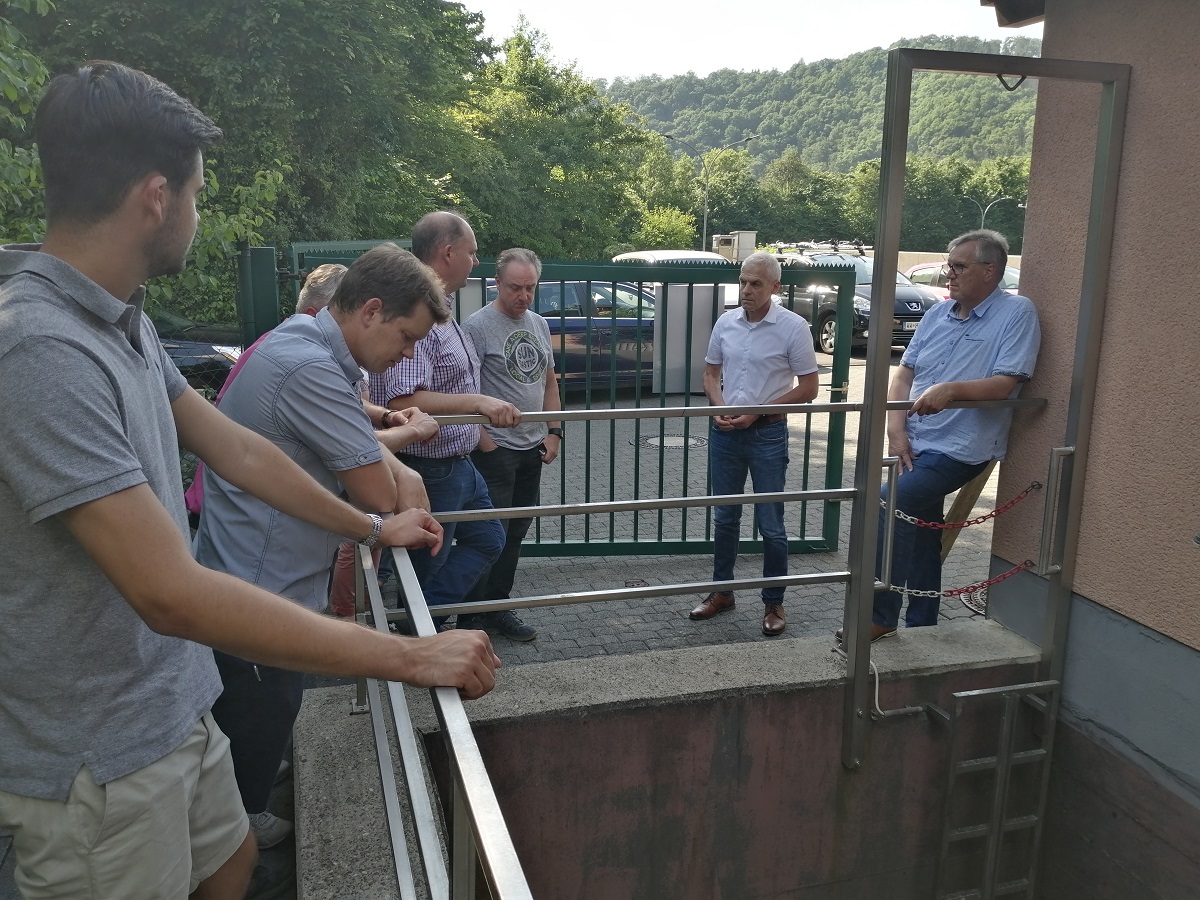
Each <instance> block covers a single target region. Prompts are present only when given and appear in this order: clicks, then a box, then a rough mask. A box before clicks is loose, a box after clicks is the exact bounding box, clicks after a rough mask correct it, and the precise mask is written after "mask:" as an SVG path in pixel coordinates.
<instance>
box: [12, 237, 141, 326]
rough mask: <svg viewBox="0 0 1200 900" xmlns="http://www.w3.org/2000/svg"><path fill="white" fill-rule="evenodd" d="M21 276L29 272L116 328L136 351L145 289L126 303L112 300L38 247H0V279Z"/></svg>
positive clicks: (76, 272) (81, 274)
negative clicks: (22, 273)
mask: <svg viewBox="0 0 1200 900" xmlns="http://www.w3.org/2000/svg"><path fill="white" fill-rule="evenodd" d="M21 272H29V273H30V274H32V275H35V276H38V277H40V278H44V279H45V280H46V281H49V282H50V283H51V284H53V285H54V286H55V287H57V288H58V289H59V290H60V291H62V292H63V294H65V295H66V296H68V297H70V298H71V299H72V300H74V301H75V302H76V303H78V304H79V305H80V306H82V307H83V308H84V309H86V310H87V311H88V312H90V313H92V315H94V316H96V317H97V318H99V319H102V320H103V321H105V322H108V323H109V324H110V325H114V326H116V327H117V328H120V329H121V331H123V332H124V333H125V334H126V336H127V337H128V338H129V341H130V343H131V344H133V346H135V347H138V348H140V346H141V324H142V307H143V305H144V303H145V300H146V289H145V287H139V288H138V289H137V290H136V291H134V292H133V296H132V297H130V298H129V300H128V302H126V301H124V300H120V299H118V298H117V297H114V296H113V295H112V294H110V293H109V292H108V291H106V290H105V289H104V288H102V287H100V285H98V284H96V282H94V281H92V279H90V278H88V277H87V276H86V275H84V274H83V273H82V272H80V271H79V270H78V269H76V268H75V267H74V266H72V265H71V264H70V263H66V262H63V261H62V260H61V259H59V258H58V257H57V256H51V255H50V254H49V253H42V252H41V244H9V245H7V246H4V247H0V279H6V278H10V277H12V276H13V275H17V274H20V273H21Z"/></svg>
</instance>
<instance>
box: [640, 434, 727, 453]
mask: <svg viewBox="0 0 1200 900" xmlns="http://www.w3.org/2000/svg"><path fill="white" fill-rule="evenodd" d="M629 443H630V444H632V443H634V442H633V441H630V442H629ZM637 443H639V444H641V445H642V446H643V447H653V448H654V449H655V450H658V449H660V448H661V449H663V450H694V449H695V448H697V447H707V446H708V438H702V437H684V436H683V435H682V434H664V435H663V436H662V437H659V436H658V435H657V434H656V435H654V436H652V437H644V438H642V439H641V440H640V441H638V442H637Z"/></svg>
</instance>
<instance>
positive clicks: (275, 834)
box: [250, 810, 293, 850]
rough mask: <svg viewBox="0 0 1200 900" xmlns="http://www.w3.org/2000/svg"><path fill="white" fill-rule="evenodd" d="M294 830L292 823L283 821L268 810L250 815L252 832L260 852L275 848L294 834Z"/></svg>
mask: <svg viewBox="0 0 1200 900" xmlns="http://www.w3.org/2000/svg"><path fill="white" fill-rule="evenodd" d="M292 828H293V826H292V823H291V822H289V821H288V820H287V819H281V818H279V817H278V816H276V815H272V814H271V813H269V812H267V811H266V810H263V811H262V812H260V813H251V815H250V830H251V831H253V832H254V840H255V842H256V843H257V844H258V849H259V850H266V849H267V848H268V847H274V846H275V845H276V844H278V843H279V842H280V841H282V840H283V839H284V838H285V837H287V836H288V835H289V834H291V833H292Z"/></svg>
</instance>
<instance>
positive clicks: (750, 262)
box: [742, 250, 783, 281]
mask: <svg viewBox="0 0 1200 900" xmlns="http://www.w3.org/2000/svg"><path fill="white" fill-rule="evenodd" d="M757 267H762V268H764V269H766V274H767V275H769V276H770V277H771V280H772V281H778V280H779V278H780V275H782V274H783V267H782V266H781V265H780V264H779V259H778V258H777V257H776V256H775V254H774V253H767V252H766V251H764V250H759V251H758V252H757V253H751V254H750V255H749V256H747V257H746V261H745V262H743V263H742V271H743V272H745V271H746V270H747V269H750V268H757Z"/></svg>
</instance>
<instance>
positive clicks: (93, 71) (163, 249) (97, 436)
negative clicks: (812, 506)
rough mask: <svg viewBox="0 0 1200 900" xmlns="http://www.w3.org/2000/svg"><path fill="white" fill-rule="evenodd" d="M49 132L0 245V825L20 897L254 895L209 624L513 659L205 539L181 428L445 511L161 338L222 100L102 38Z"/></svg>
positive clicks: (458, 669)
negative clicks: (383, 616)
mask: <svg viewBox="0 0 1200 900" xmlns="http://www.w3.org/2000/svg"><path fill="white" fill-rule="evenodd" d="M35 136H36V138H37V143H38V150H39V154H40V157H41V162H42V172H43V177H44V183H45V186H46V219H47V225H48V227H47V234H46V240H45V242H44V243H43V244H42V245H41V246H40V247H37V246H25V247H15V248H12V247H6V248H2V249H0V283H2V284H0V415H2V416H3V421H4V423H5V427H4V428H3V429H0V572H3V573H4V578H3V579H2V580H0V684H3V686H4V688H3V690H0V828H7V829H9V830H10V831H11V832H12V834H13V847H14V850H15V857H16V881H17V887H18V889H19V890H20V891H21V893H22V895H23V896H24V897H25V898H26V900H40V898H49V897H54V898H75V897H121V898H150V897H168V896H169V897H182V896H185V895H187V894H189V893H194V892H197V891H202V892H203V894H204V896H210V897H216V896H220V897H240V896H241V894H242V892H243V891H244V890H245V886H246V883H247V881H248V880H249V876H250V873H251V871H252V869H253V866H254V861H255V858H256V850H255V846H254V841H253V839H252V838H251V837H250V836H249V827H248V822H247V819H246V814H245V811H244V809H243V808H242V804H241V800H240V798H239V797H238V794H237V787H236V782H235V780H234V777H233V766H232V762H231V760H230V756H229V744H228V741H227V740H226V739H225V737H224V735H223V734H222V733H221V731H220V729H219V728H218V727H217V726H216V724H215V723H214V722H213V720H212V717H211V715H210V714H209V712H208V711H209V708H210V706H211V705H212V702H213V701H214V700H215V699H216V697H217V695H218V693H219V691H220V680H219V677H218V675H217V671H216V667H215V666H214V664H213V662H212V654H211V652H210V651H209V650H208V649H207V648H206V647H203V646H201V644H208V645H210V646H213V647H218V648H220V649H221V650H222V651H223V652H226V653H231V654H235V655H237V656H241V657H244V658H249V659H254V660H257V661H258V662H259V663H262V664H269V665H274V666H281V667H288V668H294V669H299V670H307V671H311V672H322V673H328V674H341V675H368V676H371V677H377V678H385V679H389V680H399V681H408V682H410V683H414V684H422V685H454V686H457V687H458V688H459V689H460V690H461V691H463V692H464V693H465V694H466V695H468V696H479V695H481V694H483V693H486V692H487V691H488V690H490V689H491V687H492V685H493V684H494V669H495V666H496V665H497V662H498V661H497V660H496V659H495V657H494V655H493V654H492V652H491V648H490V645H489V644H488V642H487V637H486V635H483V634H481V633H479V632H451V633H448V634H444V635H438V636H436V637H433V638H426V639H421V640H410V639H403V638H396V637H390V636H388V635H383V634H378V633H376V632H373V631H370V630H368V629H365V628H360V627H358V626H357V625H354V624H351V623H346V622H338V621H335V620H333V619H330V618H328V617H325V616H321V615H318V614H316V613H313V612H311V611H309V610H305V609H303V608H302V607H300V606H298V605H297V604H295V603H291V602H288V601H287V600H284V599H281V598H279V597H276V596H274V595H272V594H270V593H269V592H267V591H264V590H262V589H261V588H258V587H255V586H253V585H250V584H247V583H246V582H244V581H241V580H240V579H237V578H233V577H231V576H229V575H226V574H223V573H219V572H213V571H211V570H209V569H205V568H204V567H202V566H200V565H199V564H198V563H196V561H195V560H194V559H193V558H192V556H191V553H190V552H189V548H188V544H187V516H186V513H185V509H184V504H183V488H182V478H181V476H180V472H179V462H178V447H179V446H180V445H182V446H184V447H186V448H187V449H189V450H191V451H192V452H194V453H196V454H197V455H198V456H199V457H200V458H201V459H203V460H204V461H205V463H206V464H207V465H208V466H209V468H210V469H211V470H212V471H213V472H215V473H216V474H218V475H219V476H220V477H222V478H225V479H228V480H229V482H230V483H231V484H236V485H238V487H239V488H241V489H245V490H253V491H254V492H255V493H257V494H258V495H259V496H260V497H262V498H263V499H264V500H266V501H267V502H268V503H270V504H271V505H273V506H276V507H277V508H278V509H280V510H282V511H284V512H286V513H289V514H291V515H296V516H301V517H304V518H306V519H308V520H309V521H311V522H313V523H314V524H317V525H319V526H320V527H322V528H325V529H327V530H329V531H332V532H335V533H338V534H342V535H345V536H347V537H350V538H355V539H362V540H364V541H368V542H370V543H376V542H381V543H387V544H392V545H396V544H406V545H407V544H420V543H425V544H436V543H437V541H438V539H439V534H438V531H437V525H436V523H435V522H433V521H432V519H431V518H428V517H427V516H426V514H424V513H421V512H418V513H412V514H406V515H405V516H396V517H394V518H392V519H390V520H388V521H387V522H384V521H383V520H382V519H381V518H380V517H379V516H377V515H371V514H369V513H366V512H363V511H361V510H358V509H355V508H354V507H353V506H351V505H349V504H347V503H344V502H342V501H340V500H338V499H337V498H336V497H334V496H333V494H331V493H330V492H329V491H328V490H326V489H325V488H324V487H322V486H321V485H319V484H317V483H316V482H315V481H314V480H313V479H312V478H310V477H309V476H308V475H306V474H305V473H304V472H303V470H302V469H300V467H298V466H297V465H296V464H295V463H293V462H292V461H291V460H289V459H288V458H287V456H286V455H285V454H283V453H282V452H280V451H279V450H278V448H276V447H275V446H274V445H272V444H271V443H270V442H269V441H266V440H263V439H262V438H261V437H259V436H257V435H255V434H254V433H253V432H250V431H249V430H247V429H244V428H240V427H238V426H236V425H234V424H233V423H232V422H230V421H229V419H227V418H226V417H225V416H223V415H221V414H220V413H219V412H217V411H216V410H214V409H213V407H212V406H211V404H209V403H207V402H206V401H205V400H204V399H203V398H202V397H200V395H199V394H197V393H196V392H195V391H193V390H191V389H190V388H189V387H188V386H187V384H186V382H184V380H183V378H182V377H181V376H180V375H179V372H178V371H177V370H176V369H175V367H174V366H173V365H172V364H171V361H170V359H169V358H168V357H167V356H166V354H165V353H164V352H163V350H162V348H161V346H160V345H159V343H158V340H157V338H156V335H155V333H154V328H153V326H152V325H151V324H150V320H149V319H148V318H146V316H145V315H144V314H143V312H142V299H143V292H142V289H141V288H140V285H141V284H142V283H143V282H144V281H145V280H146V279H148V278H152V277H155V276H157V275H167V274H175V273H177V272H179V271H181V270H182V269H183V266H184V260H185V258H186V255H187V251H188V248H189V247H190V245H191V241H192V237H193V236H194V234H195V230H196V222H197V215H196V206H195V203H196V197H197V196H198V195H199V193H200V192H201V190H202V189H203V186H204V180H203V171H204V169H203V160H202V152H203V151H204V150H205V149H207V148H208V147H210V146H212V144H214V143H215V142H216V141H217V140H218V139H219V137H220V130H219V129H218V128H216V126H215V125H213V123H212V122H211V121H209V120H208V119H207V118H206V117H205V116H203V114H201V113H200V112H199V111H197V110H196V109H195V107H193V106H192V105H191V104H190V103H188V102H187V101H186V100H183V99H182V98H180V97H179V96H178V95H177V94H175V93H174V92H173V91H171V90H170V88H168V87H167V86H166V85H163V84H161V83H160V82H158V81H156V80H154V79H153V78H151V77H149V76H148V75H145V74H143V73H141V72H137V71H135V70H132V69H128V68H126V67H124V66H120V65H117V64H115V63H102V62H97V63H89V64H87V65H85V66H83V67H82V68H80V69H79V70H78V71H76V72H72V73H70V74H65V75H60V76H59V77H57V78H55V79H54V81H53V83H52V84H51V86H50V88H49V90H48V91H47V94H46V96H45V97H44V98H43V100H42V102H41V104H40V105H39V108H38V113H37V119H36V126H35ZM378 327H379V328H384V325H383V323H382V322H380V323H378ZM385 331H386V329H385ZM383 334H384V332H382V331H381V332H378V339H379V343H380V354H379V355H380V356H381V357H388V356H392V355H399V353H400V346H401V335H399V334H395V335H393V336H392V337H391V338H390V339H384V337H383ZM385 344H386V345H391V347H392V348H393V349H392V350H384V349H383V346H384V345H385ZM387 508H388V509H390V508H391V507H390V506H389V507H387ZM193 642H196V643H193Z"/></svg>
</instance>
